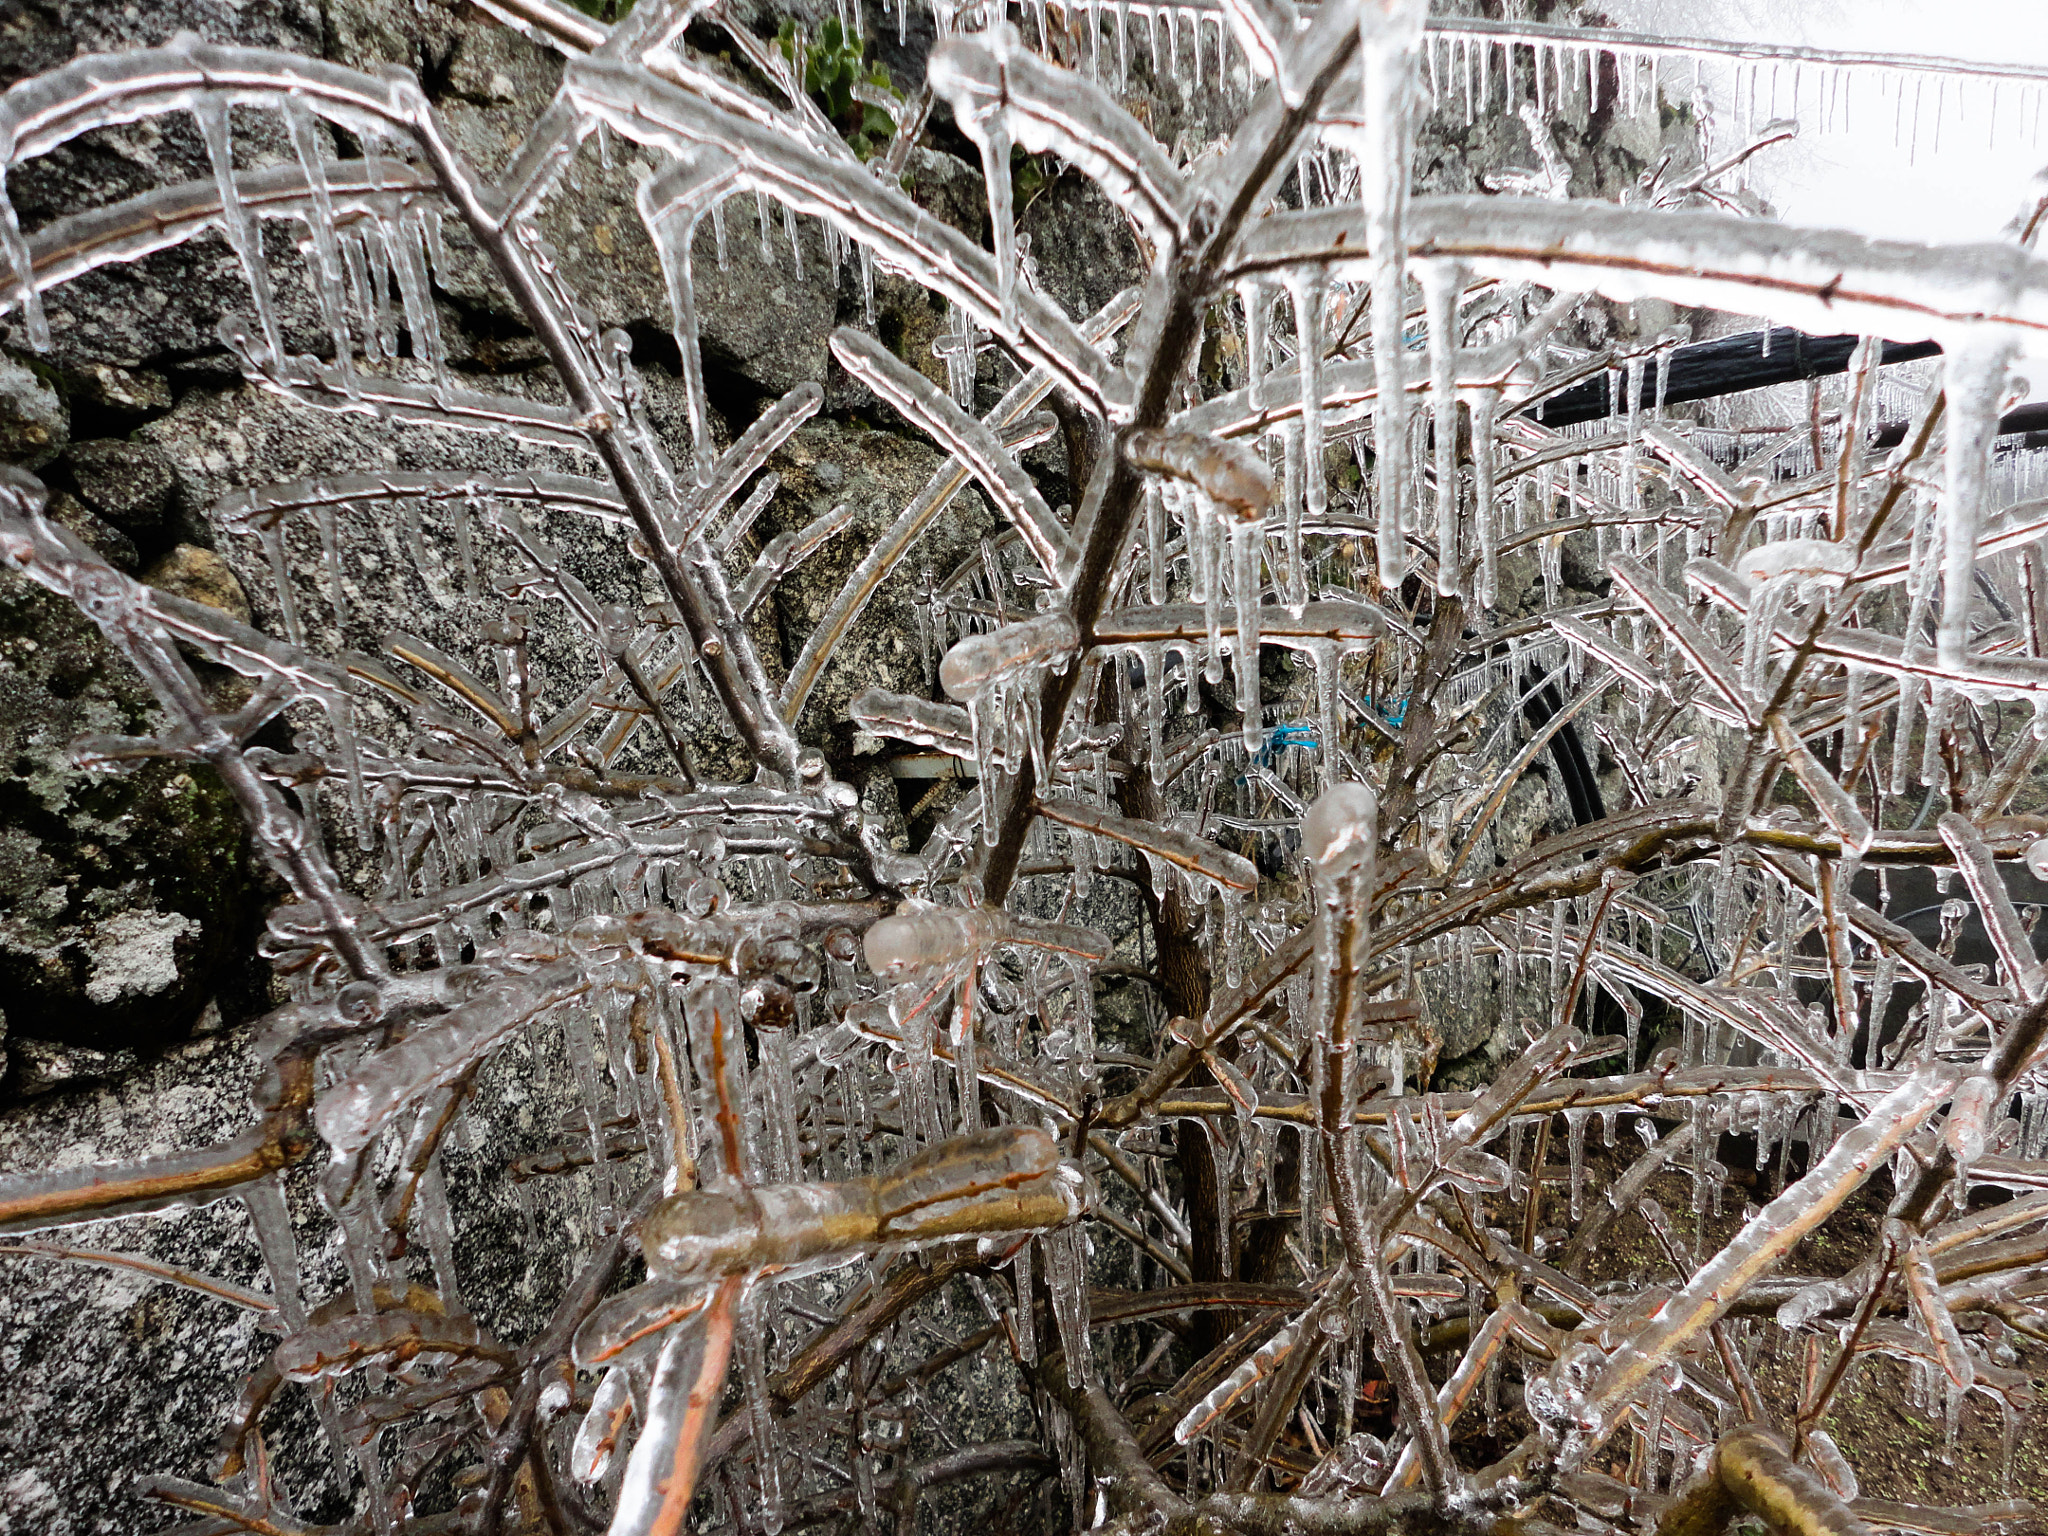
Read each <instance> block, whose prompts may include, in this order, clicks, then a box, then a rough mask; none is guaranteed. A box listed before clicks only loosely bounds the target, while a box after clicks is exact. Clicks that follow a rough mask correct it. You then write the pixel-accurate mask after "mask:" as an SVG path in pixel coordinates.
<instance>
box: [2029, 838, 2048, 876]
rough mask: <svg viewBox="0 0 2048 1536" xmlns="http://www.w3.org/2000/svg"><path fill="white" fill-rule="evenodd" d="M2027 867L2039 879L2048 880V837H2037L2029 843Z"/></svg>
mask: <svg viewBox="0 0 2048 1536" xmlns="http://www.w3.org/2000/svg"><path fill="white" fill-rule="evenodd" d="M2027 868H2028V869H2029V870H2031V871H2032V872H2033V875H2034V878H2035V879H2037V880H2048V837H2037V838H2035V839H2034V841H2033V842H2031V843H2029V844H2027Z"/></svg>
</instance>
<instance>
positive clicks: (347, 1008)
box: [334, 981, 384, 1024]
mask: <svg viewBox="0 0 2048 1536" xmlns="http://www.w3.org/2000/svg"><path fill="white" fill-rule="evenodd" d="M334 1011H335V1012H336V1013H338V1014H340V1015H341V1016H342V1017H343V1018H344V1019H347V1020H348V1021H349V1022H350V1023H352V1024H374V1023H375V1022H376V1021H377V1020H378V1019H380V1018H382V1017H383V1016H384V995H383V993H382V991H380V990H379V988H378V986H377V984H376V983H375V982H374V981H352V982H350V983H349V984H348V985H347V986H345V987H343V988H342V989H341V990H340V991H339V992H337V993H335V994H334Z"/></svg>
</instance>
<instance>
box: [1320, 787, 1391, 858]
mask: <svg viewBox="0 0 2048 1536" xmlns="http://www.w3.org/2000/svg"><path fill="white" fill-rule="evenodd" d="M1379 813H1380V802H1379V797H1378V796H1377V795H1375V794H1374V793H1373V792H1372V788H1371V786H1369V785H1365V784H1357V783H1348V784H1332V785H1331V786H1330V787H1329V788H1328V789H1326V790H1324V791H1323V792H1322V794H1320V795H1319V796H1317V797H1316V803H1315V804H1314V805H1312V806H1310V807H1309V808H1308V816H1307V817H1306V818H1305V819H1304V820H1303V821H1302V824H1301V851H1302V852H1303V853H1305V854H1307V855H1308V857H1309V860H1310V862H1311V863H1313V864H1315V865H1317V866H1318V867H1320V868H1331V867H1333V866H1336V865H1339V864H1351V863H1355V862H1357V861H1358V860H1361V859H1365V858H1369V857H1371V855H1372V851H1373V845H1374V843H1376V842H1377V841H1378V840H1379V831H1378V828H1379Z"/></svg>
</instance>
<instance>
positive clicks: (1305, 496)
mask: <svg viewBox="0 0 2048 1536" xmlns="http://www.w3.org/2000/svg"><path fill="white" fill-rule="evenodd" d="M1288 291H1289V292H1290V294H1291V295H1292V296H1293V300H1294V334H1295V346H1296V351H1295V360H1296V362H1297V364H1298V365H1299V368H1300V373H1301V473H1302V482H1301V484H1302V500H1301V511H1300V512H1299V513H1296V512H1295V511H1294V509H1293V503H1291V502H1290V504H1289V515H1288V528H1287V539H1288V543H1289V546H1290V547H1291V548H1293V549H1296V550H1299V549H1300V547H1301V522H1302V518H1303V517H1306V518H1308V519H1309V520H1311V521H1315V522H1320V521H1321V520H1322V518H1323V516H1324V514H1325V513H1326V512H1327V511H1328V508H1329V486H1328V483H1327V480H1328V467H1327V465H1326V463H1325V461H1324V452H1323V326H1322V311H1323V282H1322V277H1321V269H1320V268H1312V269H1310V274H1309V275H1307V276H1303V277H1300V278H1297V279H1296V280H1294V281H1293V282H1291V283H1290V284H1289V285H1288ZM1296 558H1297V559H1298V558H1299V557H1298V556H1297V557H1296ZM1303 585H1304V592H1303V597H1302V601H1306V600H1307V595H1306V590H1305V588H1306V583H1305V582H1304V584H1303Z"/></svg>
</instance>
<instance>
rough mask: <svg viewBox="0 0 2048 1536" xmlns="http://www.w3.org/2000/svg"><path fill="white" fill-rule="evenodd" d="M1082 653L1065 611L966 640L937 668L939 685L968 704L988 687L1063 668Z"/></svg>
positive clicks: (1076, 632) (1077, 632) (947, 655)
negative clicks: (1040, 670) (1025, 674)
mask: <svg viewBox="0 0 2048 1536" xmlns="http://www.w3.org/2000/svg"><path fill="white" fill-rule="evenodd" d="M1080 649H1081V631H1080V629H1079V628H1078V627H1077V626H1076V625H1075V623H1074V620H1073V616H1072V615H1070V614H1069V613H1068V612H1067V611H1066V610H1065V609H1063V608H1062V609H1055V610H1054V611H1053V612H1051V613H1041V614H1039V615H1038V616H1037V617H1036V618H1032V619H1025V620H1023V621H1022V622H1020V623H1016V624H1005V625H1004V626H1003V627H1002V628H1001V629H992V630H990V631H989V632H988V633H987V634H985V635H969V636H968V637H967V638H966V639H964V640H961V641H960V642H958V643H957V644H956V645H954V647H953V648H952V649H951V650H949V651H947V652H946V655H945V658H944V659H943V660H942V661H940V663H939V686H940V687H942V688H944V689H945V690H946V695H947V697H949V698H954V699H961V700H966V699H971V698H973V697H974V696H975V695H976V694H977V693H979V692H981V690H982V689H984V688H986V687H988V686H989V685H990V684H991V683H997V682H1003V681H1007V680H1008V679H1010V678H1011V677H1014V676H1016V675H1017V674H1019V673H1023V672H1029V671H1032V670H1035V669H1037V668H1041V667H1064V666H1065V665H1066V664H1067V663H1068V662H1070V661H1072V660H1073V659H1074V657H1075V656H1076V655H1078V654H1079V653H1080Z"/></svg>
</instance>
